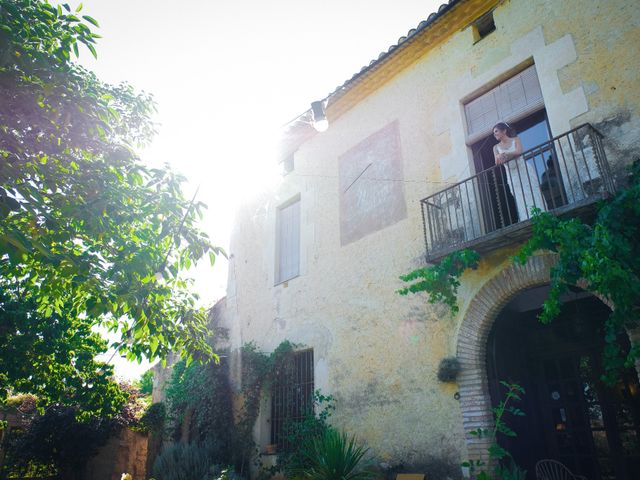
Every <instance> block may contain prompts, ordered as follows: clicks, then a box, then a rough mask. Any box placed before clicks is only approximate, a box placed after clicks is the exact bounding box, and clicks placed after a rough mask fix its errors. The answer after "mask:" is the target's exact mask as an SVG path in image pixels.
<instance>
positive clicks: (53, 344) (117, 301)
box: [0, 0, 221, 414]
mask: <svg viewBox="0 0 640 480" xmlns="http://www.w3.org/2000/svg"><path fill="white" fill-rule="evenodd" d="M97 25H98V23H97V21H96V20H95V19H93V18H92V17H90V16H87V15H83V14H82V12H81V6H80V7H78V8H77V9H75V10H74V11H72V9H71V8H70V7H69V6H68V5H67V4H63V5H61V6H58V7H54V6H52V5H49V4H48V3H46V2H44V1H42V0H0V160H1V161H0V218H1V219H2V222H0V291H1V297H0V349H1V350H2V352H3V355H2V357H3V358H2V359H1V360H0V396H2V395H5V394H6V392H7V391H9V390H13V391H28V392H33V393H36V394H37V395H38V397H39V398H40V400H41V401H42V402H45V403H52V402H56V401H64V402H71V401H73V402H75V401H78V402H83V401H84V400H83V399H84V398H85V396H87V395H88V396H90V397H95V399H94V400H92V402H90V403H91V405H90V406H88V407H87V408H88V409H89V410H92V411H95V412H98V413H103V414H104V413H109V412H110V413H113V411H115V410H117V408H115V406H110V407H109V408H107V409H105V408H103V407H99V406H98V404H100V401H99V400H98V399H99V398H102V399H111V400H113V401H115V403H118V402H119V403H121V401H122V396H120V397H119V398H118V395H116V394H115V393H114V391H113V388H112V385H111V384H109V382H108V381H107V379H108V378H109V376H110V375H111V367H109V366H108V365H104V364H101V363H100V362H96V360H95V356H96V354H99V353H102V352H105V351H106V349H107V346H108V345H107V343H106V342H104V341H103V340H101V339H100V338H99V337H98V335H96V334H95V331H96V327H101V328H103V329H106V330H108V331H110V332H114V333H116V334H117V336H118V337H119V338H118V340H117V341H116V342H115V343H114V345H113V347H114V348H115V349H116V351H117V352H118V353H119V354H122V355H126V357H127V358H129V359H131V360H136V359H138V360H140V359H141V358H143V357H146V358H148V359H154V358H164V357H165V356H166V354H167V353H168V352H169V351H182V352H185V355H186V356H188V357H189V359H193V358H208V359H210V358H211V357H212V356H214V354H213V352H212V350H211V347H210V345H209V344H208V343H207V340H206V338H207V316H206V313H205V311H204V310H203V309H201V308H197V304H196V302H197V298H196V297H195V296H194V294H193V293H191V291H190V283H189V282H188V281H187V280H185V279H184V275H181V272H182V271H184V270H185V269H188V268H189V267H190V266H191V265H192V264H194V263H195V262H197V261H198V260H199V259H201V258H202V257H204V256H207V255H208V256H209V258H210V259H211V261H212V263H213V261H214V260H215V257H216V255H217V254H219V253H221V250H220V249H219V248H217V247H215V246H213V245H212V244H211V242H210V240H209V238H208V237H207V236H206V234H204V233H203V232H202V231H201V230H200V229H199V228H198V227H197V225H196V223H197V221H198V219H199V218H200V217H201V214H202V210H203V208H204V205H202V204H201V203H198V202H194V201H193V200H192V201H189V199H187V198H185V197H184V195H183V193H182V190H181V184H182V182H183V178H181V177H180V176H178V175H176V174H174V173H173V172H171V171H170V169H169V168H168V167H165V168H161V169H153V168H149V167H147V166H145V165H143V164H142V163H141V161H140V160H139V158H138V157H137V155H136V153H135V150H134V149H135V148H136V147H138V146H141V145H143V144H145V143H147V142H149V141H150V139H151V137H152V135H153V133H154V125H153V122H152V120H151V115H152V114H153V112H154V109H155V107H154V104H153V101H152V99H151V97H150V96H149V95H146V94H139V93H136V92H135V91H134V90H133V89H132V88H131V87H130V86H129V85H126V84H121V85H117V86H113V85H108V84H105V83H103V82H101V81H100V80H99V79H98V78H96V76H95V75H94V74H93V73H91V72H88V71H86V70H84V69H83V68H81V67H80V66H78V65H77V64H76V63H74V62H73V61H72V60H71V58H72V56H76V57H77V56H78V55H79V53H80V49H79V47H81V46H85V47H86V48H87V49H88V50H89V51H90V52H91V53H92V54H93V55H96V50H95V48H94V44H95V42H96V38H98V35H96V34H95V33H93V31H92V30H91V28H93V27H94V26H97ZM8 348H11V349H12V350H11V358H8V355H7V354H6V353H5V352H7V349H8ZM45 380H46V381H45ZM67 399H71V400H67ZM107 403H109V402H107ZM114 408H115V410H114Z"/></svg>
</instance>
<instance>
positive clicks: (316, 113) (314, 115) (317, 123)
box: [311, 100, 329, 132]
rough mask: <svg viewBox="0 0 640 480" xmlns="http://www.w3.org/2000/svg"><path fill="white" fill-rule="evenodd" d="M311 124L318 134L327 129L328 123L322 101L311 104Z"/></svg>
mask: <svg viewBox="0 0 640 480" xmlns="http://www.w3.org/2000/svg"><path fill="white" fill-rule="evenodd" d="M311 123H312V124H313V128H315V129H316V130H317V131H318V132H324V131H326V130H327V128H329V121H328V120H327V114H326V112H325V110H324V102H323V101H322V100H319V101H317V102H312V103H311Z"/></svg>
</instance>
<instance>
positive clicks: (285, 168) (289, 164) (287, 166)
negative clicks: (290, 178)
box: [281, 154, 294, 177]
mask: <svg viewBox="0 0 640 480" xmlns="http://www.w3.org/2000/svg"><path fill="white" fill-rule="evenodd" d="M281 165H282V176H283V177H284V176H285V175H288V174H290V173H291V172H293V167H294V163H293V154H291V155H289V156H288V157H287V158H285V159H284V160H283V161H282V162H281Z"/></svg>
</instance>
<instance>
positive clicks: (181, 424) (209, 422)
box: [166, 341, 295, 474]
mask: <svg viewBox="0 0 640 480" xmlns="http://www.w3.org/2000/svg"><path fill="white" fill-rule="evenodd" d="M294 348H295V345H294V344H292V343H291V342H289V341H284V342H282V343H281V344H280V345H279V346H278V347H277V348H276V349H275V350H274V351H273V352H272V353H271V354H267V353H264V352H262V351H261V350H259V349H258V348H257V347H256V345H255V344H253V343H249V344H245V345H244V346H243V347H242V348H241V349H240V355H241V359H240V366H241V367H240V370H241V379H240V382H239V384H240V385H239V391H234V390H233V387H232V385H231V384H230V382H229V362H228V358H229V355H228V354H224V353H223V354H222V355H221V361H220V363H219V364H216V363H214V362H211V363H209V364H206V365H202V364H197V363H193V364H191V365H189V366H187V365H186V362H184V361H181V362H178V363H177V364H176V365H175V366H174V368H173V373H172V377H171V380H170V381H169V383H168V385H167V388H166V404H167V418H168V422H167V423H168V425H169V426H170V427H169V429H168V430H167V432H166V434H167V435H168V436H169V437H170V438H172V439H173V440H182V441H187V442H191V443H195V444H199V445H206V447H207V451H208V452H209V453H208V456H209V457H210V458H211V461H212V463H215V464H219V465H233V466H234V467H235V469H236V471H237V472H239V473H241V474H244V473H246V472H248V467H249V463H250V462H251V461H252V460H253V459H254V458H255V457H256V454H257V453H258V452H257V447H256V445H255V443H254V441H253V427H254V425H255V423H256V420H257V418H258V414H259V411H260V400H261V398H262V394H263V392H264V391H267V390H268V389H269V388H270V385H271V382H272V381H273V379H274V378H275V376H276V375H278V373H279V372H281V371H282V369H286V368H290V367H289V365H290V364H291V362H287V361H286V359H287V358H288V355H290V354H291V353H292V352H293V350H294ZM234 399H235V401H234Z"/></svg>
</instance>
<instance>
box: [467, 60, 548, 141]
mask: <svg viewBox="0 0 640 480" xmlns="http://www.w3.org/2000/svg"><path fill="white" fill-rule="evenodd" d="M543 107H544V101H543V98H542V90H541V89H540V82H539V81H538V74H537V72H536V67H535V65H532V66H530V67H529V68H527V69H525V70H523V71H522V72H520V73H519V74H517V75H515V76H513V77H511V78H510V79H509V80H507V81H505V82H502V83H501V84H500V85H498V86H497V87H494V88H493V89H491V90H489V91H488V92H487V93H485V94H483V95H481V96H479V97H478V98H476V99H474V100H471V101H470V102H469V103H467V104H466V105H465V106H464V110H465V116H466V120H467V143H473V142H474V141H476V140H479V139H480V138H482V137H483V136H486V135H489V134H490V133H491V129H492V128H493V126H494V125H495V124H496V123H498V122H513V121H516V120H519V119H521V118H523V117H525V116H527V115H529V114H531V113H534V112H536V111H538V110H540V109H541V108H543Z"/></svg>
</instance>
